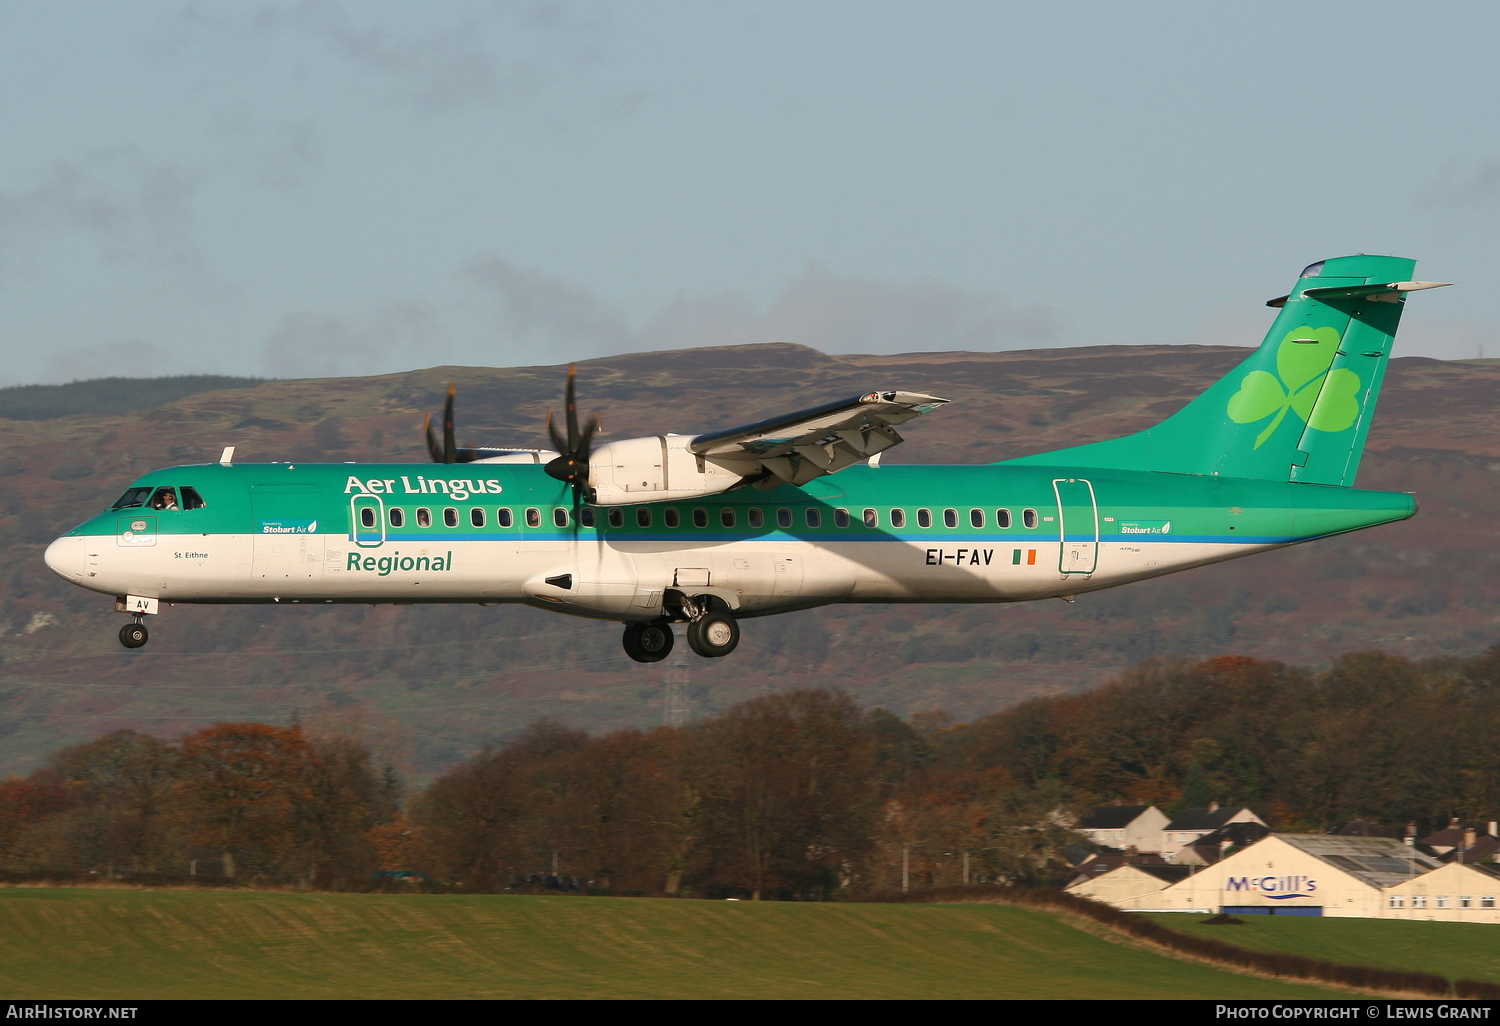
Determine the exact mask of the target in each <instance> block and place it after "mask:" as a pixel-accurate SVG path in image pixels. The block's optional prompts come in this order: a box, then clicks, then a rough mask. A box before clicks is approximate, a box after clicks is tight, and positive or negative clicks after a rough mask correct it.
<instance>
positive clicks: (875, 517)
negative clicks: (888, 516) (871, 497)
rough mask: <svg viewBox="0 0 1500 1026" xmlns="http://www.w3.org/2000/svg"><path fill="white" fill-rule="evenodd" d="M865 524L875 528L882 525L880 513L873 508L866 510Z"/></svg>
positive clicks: (872, 528)
mask: <svg viewBox="0 0 1500 1026" xmlns="http://www.w3.org/2000/svg"><path fill="white" fill-rule="evenodd" d="M865 526H866V527H868V528H870V529H871V530H874V529H875V528H877V527H879V526H880V514H879V513H876V512H875V511H874V510H873V509H867V510H865Z"/></svg>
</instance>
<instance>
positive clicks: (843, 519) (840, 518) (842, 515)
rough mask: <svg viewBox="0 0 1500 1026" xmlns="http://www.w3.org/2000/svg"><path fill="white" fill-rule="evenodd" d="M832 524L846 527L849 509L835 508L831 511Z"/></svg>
mask: <svg viewBox="0 0 1500 1026" xmlns="http://www.w3.org/2000/svg"><path fill="white" fill-rule="evenodd" d="M833 526H834V527H848V526H849V511H848V510H847V509H836V510H834V511H833Z"/></svg>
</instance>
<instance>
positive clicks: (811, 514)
mask: <svg viewBox="0 0 1500 1026" xmlns="http://www.w3.org/2000/svg"><path fill="white" fill-rule="evenodd" d="M803 516H804V517H805V518H806V519H807V526H808V527H822V526H823V513H822V511H821V510H816V509H813V508H812V507H811V506H809V507H808V508H807V511H806V512H805V513H804V514H803Z"/></svg>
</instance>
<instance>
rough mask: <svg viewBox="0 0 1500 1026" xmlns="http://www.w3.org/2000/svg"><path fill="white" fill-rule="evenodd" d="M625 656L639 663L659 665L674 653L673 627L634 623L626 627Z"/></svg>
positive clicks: (659, 624)
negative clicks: (658, 663)
mask: <svg viewBox="0 0 1500 1026" xmlns="http://www.w3.org/2000/svg"><path fill="white" fill-rule="evenodd" d="M624 640H625V654H626V655H628V656H629V657H630V658H632V659H634V660H635V661H636V662H638V663H657V662H660V661H661V660H663V659H665V658H666V657H667V655H668V654H669V653H670V652H671V651H672V641H673V637H672V626H671V625H670V624H665V623H632V624H627V625H626V626H625V639H624Z"/></svg>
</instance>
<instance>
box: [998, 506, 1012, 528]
mask: <svg viewBox="0 0 1500 1026" xmlns="http://www.w3.org/2000/svg"><path fill="white" fill-rule="evenodd" d="M995 526H996V527H999V528H1008V527H1010V510H1008V509H997V510H995Z"/></svg>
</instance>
